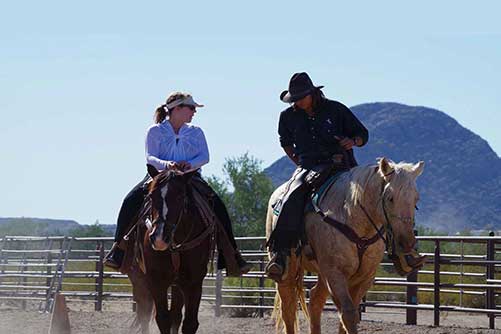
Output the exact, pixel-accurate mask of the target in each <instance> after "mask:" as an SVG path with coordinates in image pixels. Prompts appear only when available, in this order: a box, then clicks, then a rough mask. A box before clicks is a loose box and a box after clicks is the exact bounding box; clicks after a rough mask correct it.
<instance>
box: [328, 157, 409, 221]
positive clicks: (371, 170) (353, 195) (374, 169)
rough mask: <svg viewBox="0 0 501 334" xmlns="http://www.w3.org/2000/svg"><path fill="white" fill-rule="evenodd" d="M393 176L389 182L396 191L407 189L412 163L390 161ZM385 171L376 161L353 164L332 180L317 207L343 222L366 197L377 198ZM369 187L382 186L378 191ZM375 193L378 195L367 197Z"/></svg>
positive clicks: (377, 187)
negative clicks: (332, 182) (371, 163)
mask: <svg viewBox="0 0 501 334" xmlns="http://www.w3.org/2000/svg"><path fill="white" fill-rule="evenodd" d="M389 163H390V166H391V167H392V169H393V173H394V174H395V176H396V177H394V178H393V179H392V185H393V187H394V189H396V190H397V191H401V190H402V189H408V187H410V186H412V185H411V182H414V178H411V177H409V175H411V173H412V171H413V168H414V165H413V164H411V163H407V162H399V163H395V162H393V161H389ZM383 182H384V175H383V173H382V172H381V170H380V169H379V168H378V165H365V166H357V167H354V168H352V169H351V170H350V171H348V172H346V173H344V174H342V175H341V176H340V177H339V178H338V179H337V180H336V181H335V182H334V184H333V185H332V186H331V187H330V188H329V189H328V191H326V193H325V194H324V195H323V196H322V200H321V203H320V207H321V208H322V209H323V210H325V211H326V212H327V214H328V215H332V216H333V217H336V218H337V219H339V220H340V221H342V222H344V221H346V220H347V219H348V217H351V216H352V214H353V211H354V209H355V208H357V207H359V206H360V204H362V203H365V202H366V201H367V200H376V201H379V200H380V196H381V195H382V187H383ZM369 189H381V191H367V190H369ZM367 196H378V198H370V199H369V198H366V197H367Z"/></svg>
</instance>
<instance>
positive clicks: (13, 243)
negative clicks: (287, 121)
mask: <svg viewBox="0 0 501 334" xmlns="http://www.w3.org/2000/svg"><path fill="white" fill-rule="evenodd" d="M418 241H419V243H420V247H421V249H422V250H425V254H426V255H428V256H429V259H428V262H427V264H426V265H425V267H424V268H423V269H422V270H420V271H419V272H418V273H416V274H413V275H410V276H409V277H407V278H402V277H399V276H398V275H396V274H395V273H394V271H393V269H392V264H391V263H389V262H387V261H383V262H382V263H381V267H380V269H379V271H378V274H377V276H376V278H375V281H374V286H373V288H371V290H370V291H369V292H368V293H367V295H366V298H365V299H364V303H363V305H362V307H361V311H362V312H364V311H366V310H367V308H371V307H376V308H394V309H405V310H406V320H407V324H416V322H417V311H418V310H432V311H433V312H434V323H433V325H435V326H439V325H440V312H441V311H452V312H474V313H483V314H486V315H487V317H488V322H489V328H495V320H496V316H499V315H500V314H501V237H495V236H493V234H492V235H491V236H485V237H471V236H463V237H461V236H419V237H418ZM112 242H113V240H112V238H68V237H5V238H3V239H0V245H1V246H0V300H9V302H10V303H19V305H20V307H22V308H23V309H25V308H26V307H27V302H31V303H33V302H35V303H36V305H38V308H39V309H40V310H42V311H50V310H51V309H52V304H53V300H54V297H55V295H56V294H57V293H62V294H63V295H65V296H66V298H67V301H68V302H70V303H71V302H73V301H79V302H81V301H87V302H91V303H94V308H95V310H96V311H101V310H102V309H103V303H115V302H121V303H123V302H130V303H131V305H132V307H133V306H134V304H133V303H132V298H131V296H132V294H131V286H130V283H129V281H128V279H127V277H126V276H125V275H122V274H120V273H117V272H114V271H106V268H105V267H104V266H103V258H104V255H105V252H106V250H107V249H109V248H110V247H111V244H112ZM237 242H238V243H239V248H240V249H241V250H242V254H243V256H244V257H245V258H246V259H247V260H248V261H249V262H251V263H252V264H253V265H254V268H253V269H254V270H252V271H251V272H249V273H248V274H246V275H244V276H243V277H241V278H224V272H221V271H218V272H216V273H213V274H209V275H208V276H207V277H206V279H205V281H204V291H203V296H202V301H203V302H204V303H206V304H208V305H211V306H212V307H214V313H215V316H220V315H221V314H222V313H223V312H232V313H234V314H235V315H240V316H249V315H254V316H263V315H264V313H265V312H266V311H267V310H270V309H272V308H273V300H274V295H275V286H274V283H273V282H272V281H270V280H268V279H267V278H266V277H265V276H264V266H265V263H266V261H267V259H266V256H267V255H266V252H265V251H264V237H245V238H237ZM426 249H429V250H431V251H429V252H428V253H426ZM449 249H453V250H454V251H455V252H454V253H450V252H448V250H449ZM315 281H316V276H314V275H312V274H310V273H307V274H306V276H305V292H306V296H307V299H308V296H309V291H310V288H311V287H312V285H313V284H314V283H315ZM326 308H327V309H334V308H335V307H334V305H333V304H332V302H329V303H328V304H327V305H326Z"/></svg>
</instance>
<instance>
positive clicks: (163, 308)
mask: <svg viewBox="0 0 501 334" xmlns="http://www.w3.org/2000/svg"><path fill="white" fill-rule="evenodd" d="M158 285H159V286H155V287H152V290H151V294H152V297H153V300H154V301H155V308H156V312H157V314H156V316H155V320H156V321H157V325H158V329H159V330H160V334H169V332H170V328H171V317H170V312H169V305H168V300H167V289H168V287H169V285H170V284H166V283H165V282H162V283H161V284H158Z"/></svg>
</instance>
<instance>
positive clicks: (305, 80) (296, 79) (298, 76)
mask: <svg viewBox="0 0 501 334" xmlns="http://www.w3.org/2000/svg"><path fill="white" fill-rule="evenodd" d="M323 87H324V86H314V85H313V82H312V81H311V79H310V77H309V75H308V73H306V72H300V73H294V74H293V75H292V78H291V80H290V81H289V90H288V91H287V90H284V91H283V92H282V94H280V100H282V101H283V102H285V103H293V102H296V101H299V100H301V99H302V98H303V97H305V96H307V95H310V94H311V93H312V92H313V91H314V90H315V89H321V88H323Z"/></svg>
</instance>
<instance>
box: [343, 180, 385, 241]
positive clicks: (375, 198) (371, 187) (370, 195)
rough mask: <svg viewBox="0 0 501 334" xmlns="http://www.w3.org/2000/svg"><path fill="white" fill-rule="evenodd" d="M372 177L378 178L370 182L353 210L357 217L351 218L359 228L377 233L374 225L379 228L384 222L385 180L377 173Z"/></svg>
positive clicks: (369, 232)
mask: <svg viewBox="0 0 501 334" xmlns="http://www.w3.org/2000/svg"><path fill="white" fill-rule="evenodd" d="M372 178H376V179H375V180H374V181H373V182H369V183H368V185H367V187H366V189H365V190H364V194H363V196H362V198H361V200H360V202H359V203H357V205H356V207H355V208H354V210H353V212H354V215H356V218H357V219H351V220H350V221H351V222H352V223H353V224H357V225H359V228H360V229H362V230H364V232H365V233H367V234H369V235H374V234H375V233H376V230H375V227H374V225H375V226H376V227H377V228H378V229H379V228H381V227H382V226H383V224H384V213H383V210H382V193H383V187H384V181H383V179H382V178H381V177H379V175H378V174H377V173H376V174H375V175H373V176H372ZM364 209H365V212H364ZM367 216H369V217H367ZM371 221H372V223H371ZM373 224H374V225H373Z"/></svg>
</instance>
